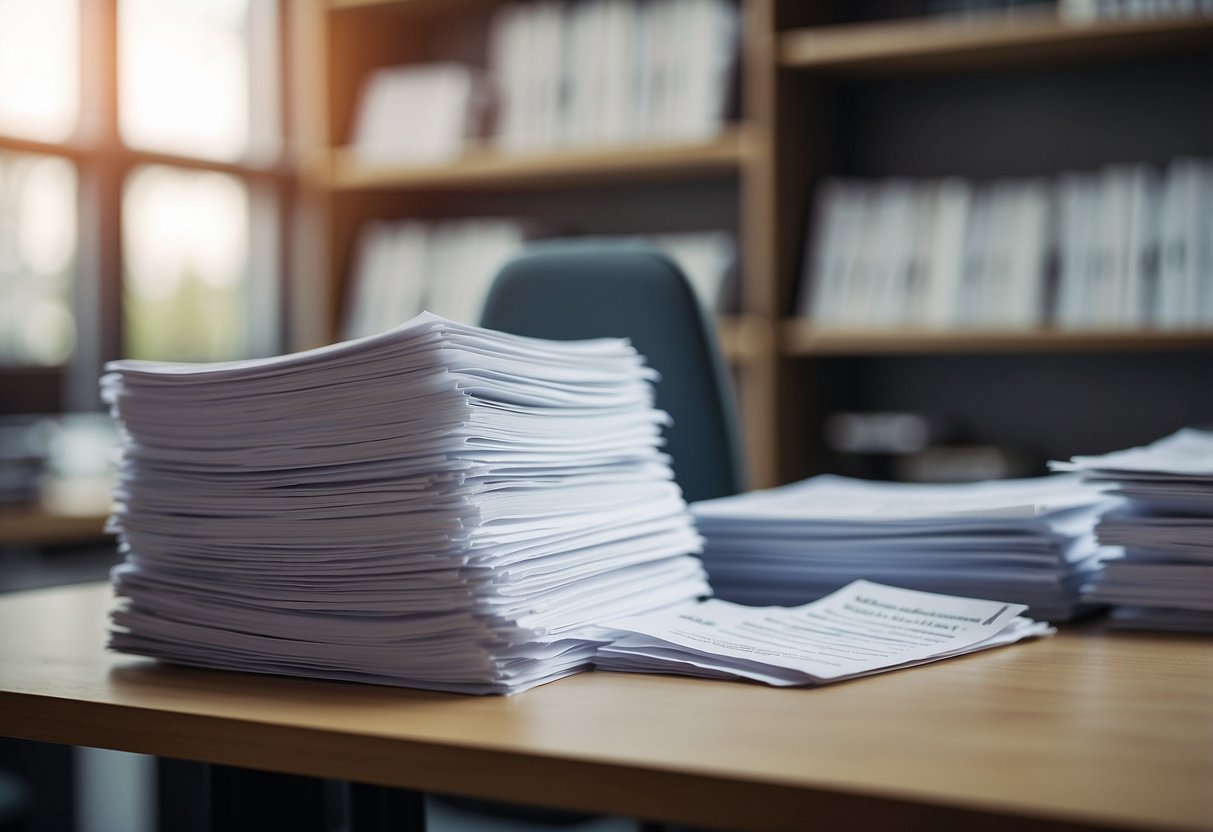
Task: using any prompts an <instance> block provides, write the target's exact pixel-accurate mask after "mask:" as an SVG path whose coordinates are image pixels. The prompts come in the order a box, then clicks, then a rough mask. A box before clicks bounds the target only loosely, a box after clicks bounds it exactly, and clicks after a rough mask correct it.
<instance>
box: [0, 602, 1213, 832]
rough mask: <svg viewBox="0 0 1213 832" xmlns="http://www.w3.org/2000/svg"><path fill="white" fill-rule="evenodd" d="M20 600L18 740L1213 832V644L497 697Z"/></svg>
mask: <svg viewBox="0 0 1213 832" xmlns="http://www.w3.org/2000/svg"><path fill="white" fill-rule="evenodd" d="M109 603H110V597H109V591H108V589H107V588H106V587H104V586H100V585H90V586H83V587H74V588H69V589H56V590H45V591H40V592H30V593H22V594H19V595H12V596H7V597H2V598H0V734H4V735H8V736H14V737H24V738H27V739H34V740H44V741H49V742H60V743H73V744H78V745H92V746H101V747H106V748H118V749H124V750H127V751H138V752H144V753H149V754H158V755H164V756H170V757H182V758H186V759H193V760H202V761H206V762H212V763H226V764H231V765H237V766H244V767H248V768H262V769H271V770H278V771H284V772H291V773H297V774H306V775H314V776H321V777H334V778H341V779H347V780H356V781H362V782H369V783H378V784H384V785H393V786H403V787H409V788H417V789H425V790H428V791H435V792H453V793H460V794H467V795H474V796H478V797H487V798H496V799H513V800H516V801H521V802H527V803H537V804H547V805H554V806H560V807H567V808H574V809H586V810H591V811H598V812H610V813H617V814H624V815H631V816H636V817H642V818H649V819H653V820H665V821H674V822H682V823H687V824H692V825H697V826H702V827H710V828H738V829H754V830H764V829H794V830H802V829H808V828H810V827H815V826H818V825H819V824H826V826H824V827H823V828H826V829H831V828H836V829H868V828H876V826H877V824H885V825H886V826H887V827H888V828H890V829H898V830H902V829H939V828H941V827H943V826H952V827H954V828H959V829H973V830H976V829H981V830H983V832H984V830H990V829H1017V830H1019V829H1027V828H1050V829H1053V828H1079V827H1083V828H1085V827H1097V828H1104V829H1125V828H1129V829H1165V830H1195V829H1211V828H1213V642H1211V641H1210V640H1208V639H1200V638H1194V637H1182V636H1149V635H1120V634H1102V633H1099V632H1093V631H1071V632H1066V633H1063V634H1062V635H1060V636H1057V637H1055V638H1051V639H1046V640H1043V641H1040V642H1033V643H1028V644H1021V645H1015V646H1012V647H1007V648H1002V649H1000V650H996V651H991V652H989V653H985V654H979V655H973V656H967V657H963V658H960V659H954V660H951V661H947V662H942V663H940V664H937V665H935V666H933V667H926V668H920V669H915V670H909V671H904V672H899V673H892V674H888V675H886V676H880V677H875V678H871V679H863V680H859V681H855V682H849V683H845V684H840V685H835V686H832V687H827V688H821V689H818V690H776V689H772V688H767V687H762V686H758V685H748V684H741V683H729V682H710V681H703V680H694V679H677V678H662V677H657V676H640V675H623V674H618V675H616V674H607V673H586V674H582V675H579V676H575V677H573V678H570V679H566V680H563V681H560V682H556V683H554V684H551V685H547V686H545V687H542V688H539V689H536V690H533V691H529V692H527V693H523V694H520V695H518V696H516V697H511V698H473V697H462V696H454V695H445V694H435V693H424V692H417V691H408V690H399V689H394V688H386V687H373V686H367V685H353V684H339V683H326V682H313V681H305V680H295V679H280V678H272V677H262V676H252V675H243V674H234V673H218V672H213V671H197V670H189V669H183V668H172V667H166V666H161V665H158V664H155V663H153V662H150V661H145V660H140V659H136V658H131V657H124V656H118V655H111V654H107V653H106V652H105V651H104V649H103V647H102V643H103V631H104V629H105V613H106V609H107V606H108V605H109Z"/></svg>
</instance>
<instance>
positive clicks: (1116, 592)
mask: <svg viewBox="0 0 1213 832" xmlns="http://www.w3.org/2000/svg"><path fill="white" fill-rule="evenodd" d="M1053 466H1054V467H1055V468H1058V469H1061V470H1066V471H1081V472H1082V475H1083V477H1084V478H1086V479H1087V480H1088V481H1090V482H1092V483H1095V484H1098V485H1102V486H1105V487H1107V488H1108V490H1109V493H1111V494H1115V495H1118V496H1120V497H1122V498H1124V505H1123V506H1122V507H1120V508H1117V509H1115V510H1114V511H1110V512H1108V514H1106V515H1105V516H1104V517H1103V519H1102V520H1100V522H1099V525H1098V526H1097V527H1096V534H1097V535H1098V537H1099V540H1100V542H1101V543H1104V544H1107V545H1109V546H1113V547H1120V550H1119V552H1118V554H1119V556H1118V557H1114V558H1112V559H1109V560H1108V561H1107V562H1106V563H1105V565H1104V571H1103V574H1102V575H1101V576H1100V578H1099V580H1098V581H1097V582H1096V583H1095V586H1094V587H1093V588H1092V590H1091V591H1090V593H1089V594H1088V596H1087V598H1088V600H1090V601H1093V602H1097V603H1101V604H1115V605H1117V606H1116V607H1115V609H1114V610H1113V611H1112V620H1113V621H1114V622H1116V623H1117V624H1120V625H1123V626H1126V627H1136V628H1141V629H1163V630H1189V631H1195V632H1206V633H1213V432H1209V431H1204V430H1194V429H1191V428H1189V429H1185V430H1181V431H1179V432H1178V433H1174V434H1172V435H1171V436H1168V437H1166V438H1164V439H1160V440H1158V441H1157V442H1154V443H1153V444H1150V445H1146V446H1144V447H1141V448H1130V449H1128V450H1125V451H1116V452H1114V453H1110V454H1103V455H1102V456H1076V457H1074V458H1073V459H1071V460H1070V461H1069V462H1055V463H1053Z"/></svg>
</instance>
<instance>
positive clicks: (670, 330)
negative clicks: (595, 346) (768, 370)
mask: <svg viewBox="0 0 1213 832" xmlns="http://www.w3.org/2000/svg"><path fill="white" fill-rule="evenodd" d="M480 324H481V326H484V327H488V328H489V329H497V330H501V331H503V332H511V333H514V334H517V335H530V336H534V337H537V338H550V339H553V340H558V341H568V340H575V339H581V338H599V337H603V336H616V337H626V338H629V339H631V341H632V343H633V345H635V347H636V349H637V350H639V351H640V353H641V354H642V355H644V356H645V357H646V358H647V359H648V362H649V364H650V366H652V367H654V368H656V369H657V371H658V372H660V373H661V381H660V382H659V383H658V384H657V406H658V407H659V408H661V409H662V410H665V411H666V412H667V413H669V414H670V415H671V416H672V417H673V420H674V424H673V426H672V427H671V428H670V429H668V430H667V431H666V440H667V445H666V451H667V452H668V453H669V454H670V456H671V457H672V459H673V466H674V477H675V479H676V480H677V482H678V485H679V486H680V487H681V488H682V492H683V495H684V496H685V497H686V499H687V501H688V502H694V501H696V500H706V499H710V498H712V497H724V496H728V495H730V494H736V493H737V492H738V491H741V490H742V473H741V471H742V467H741V455H740V449H739V445H738V440H737V429H736V417H735V413H734V408H733V404H732V397H731V396H730V393H729V387H728V382H727V379H726V376H725V370H724V365H723V363H722V362H721V359H720V354H719V351H718V349H717V346H716V339H715V334H714V332H713V330H712V327H711V324H710V323H709V322H708V321H707V319H706V317H705V315H704V313H703V310H702V308H701V307H700V305H699V303H698V301H697V300H696V298H695V296H694V294H693V293H692V291H691V287H690V284H688V283H687V279H686V277H685V276H684V275H683V274H682V272H681V270H680V269H679V268H678V266H676V265H675V264H674V263H673V261H671V260H670V259H669V258H667V257H666V256H665V255H663V254H661V253H660V252H658V251H657V250H655V249H652V248H650V247H647V246H643V245H639V244H632V243H623V244H620V243H593V242H559V243H548V244H541V245H536V246H532V247H531V248H530V249H529V250H528V251H527V252H525V253H523V254H522V255H520V256H518V257H516V258H515V259H513V260H512V261H510V262H509V263H507V264H506V265H505V267H504V268H503V269H502V270H501V272H500V273H499V274H498V275H497V279H496V280H495V281H494V282H493V285H492V288H491V289H490V291H489V295H488V298H487V299H486V301H485V305H484V311H483V313H482V315H481V319H480Z"/></svg>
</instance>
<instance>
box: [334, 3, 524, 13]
mask: <svg viewBox="0 0 1213 832" xmlns="http://www.w3.org/2000/svg"><path fill="white" fill-rule="evenodd" d="M502 1H503V0H328V2H327V4H326V5H327V6H328V8H330V9H332V10H333V11H335V12H341V11H347V10H348V11H352V10H358V9H386V10H390V11H393V12H400V13H401V14H408V15H418V16H422V17H430V16H437V15H449V14H451V13H452V12H464V11H474V10H476V9H486V8H489V7H491V6H494V5H497V4H499V3H501V2H502Z"/></svg>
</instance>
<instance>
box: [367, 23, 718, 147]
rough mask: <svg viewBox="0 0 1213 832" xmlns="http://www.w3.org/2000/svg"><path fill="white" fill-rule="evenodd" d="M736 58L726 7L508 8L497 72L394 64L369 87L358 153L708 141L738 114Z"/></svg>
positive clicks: (497, 42)
mask: <svg viewBox="0 0 1213 832" xmlns="http://www.w3.org/2000/svg"><path fill="white" fill-rule="evenodd" d="M737 53H738V19H737V9H736V6H735V5H734V4H733V3H731V2H729V0H578V2H569V3H565V2H554V1H553V0H541V1H540V2H535V3H510V4H507V5H503V6H501V7H500V8H499V9H497V11H496V12H495V13H494V14H493V16H492V19H491V22H490V29H489V34H488V54H487V56H486V63H487V68H486V69H483V70H482V69H480V68H478V67H475V66H472V65H470V64H464V63H454V62H439V63H430V64H417V65H406V66H395V67H384V68H381V69H379V70H377V71H375V72H374V73H372V74H371V75H370V76H369V77H368V79H367V81H366V83H365V85H364V88H363V91H362V95H361V100H360V102H359V106H358V112H357V115H356V116H355V119H354V127H353V130H352V135H351V137H350V145H351V148H352V149H353V151H354V152H355V154H357V156H358V158H359V159H360V160H362V161H363V162H365V163H367V164H373V165H393V164H424V163H439V162H445V161H451V160H453V159H455V158H456V157H458V156H460V155H461V154H463V153H464V152H465V151H466V150H467V149H468V147H469V146H470V145H473V144H478V143H482V142H483V141H484V140H485V139H488V141H489V143H491V144H492V145H493V146H495V147H496V148H497V149H498V150H501V151H504V152H520V153H540V152H544V151H548V150H552V149H556V148H575V147H590V146H607V145H626V144H636V143H645V144H659V143H668V142H686V141H699V140H706V139H710V138H712V137H714V136H716V135H717V134H719V133H720V131H721V130H722V129H723V127H724V125H725V123H726V121H727V120H728V118H729V117H730V110H731V106H732V105H731V99H732V96H733V86H734V83H733V78H734V75H735V72H736V63H737Z"/></svg>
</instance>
